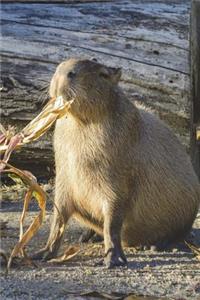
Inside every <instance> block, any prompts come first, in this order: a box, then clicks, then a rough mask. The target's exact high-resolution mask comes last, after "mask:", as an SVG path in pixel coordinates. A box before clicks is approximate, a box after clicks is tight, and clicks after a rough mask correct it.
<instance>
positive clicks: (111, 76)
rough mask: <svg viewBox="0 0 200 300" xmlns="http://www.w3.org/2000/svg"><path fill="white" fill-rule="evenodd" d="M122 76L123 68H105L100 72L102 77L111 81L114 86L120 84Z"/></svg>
mask: <svg viewBox="0 0 200 300" xmlns="http://www.w3.org/2000/svg"><path fill="white" fill-rule="evenodd" d="M121 75H122V70H121V68H111V67H103V68H101V70H100V76H102V77H104V78H106V79H108V80H110V81H111V82H112V83H114V84H117V83H118V82H119V80H120V78H121Z"/></svg>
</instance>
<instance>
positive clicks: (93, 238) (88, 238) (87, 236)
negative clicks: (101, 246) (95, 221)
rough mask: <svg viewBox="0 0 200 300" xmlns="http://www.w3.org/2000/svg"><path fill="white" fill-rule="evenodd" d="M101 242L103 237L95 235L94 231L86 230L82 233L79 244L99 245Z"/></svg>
mask: <svg viewBox="0 0 200 300" xmlns="http://www.w3.org/2000/svg"><path fill="white" fill-rule="evenodd" d="M102 241H103V237H102V236H100V235H99V234H97V233H96V232H95V231H94V230H92V229H88V230H86V231H84V232H83V233H82V234H81V236H80V238H79V243H89V242H91V243H99V242H102Z"/></svg>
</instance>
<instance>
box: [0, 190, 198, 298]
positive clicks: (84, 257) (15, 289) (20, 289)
mask: <svg viewBox="0 0 200 300" xmlns="http://www.w3.org/2000/svg"><path fill="white" fill-rule="evenodd" d="M45 189H46V190H47V191H48V192H49V196H50V197H52V189H51V186H49V185H45ZM22 196H23V191H21V189H19V187H18V188H17V189H16V187H14V188H10V189H7V188H5V187H3V197H2V199H3V200H2V202H1V218H0V219H1V224H3V226H1V227H2V231H1V248H3V249H4V250H5V251H6V252H7V253H10V252H11V249H12V248H13V246H14V245H15V243H16V242H17V240H18V234H19V217H20V214H21V211H22V206H23V201H22V200H20V201H19V200H17V199H20V198H21V199H23V197H22ZM51 209H52V205H51V202H50V201H48V205H47V216H46V220H45V223H44V225H43V226H42V227H41V229H40V231H39V233H38V234H37V236H35V237H34V239H33V240H32V241H31V242H30V244H29V245H28V247H27V252H28V253H30V254H33V252H35V251H36V250H38V249H39V248H40V247H42V246H44V244H45V241H46V239H47V237H48V232H49V225H50V216H51ZM36 215H37V204H35V203H32V204H31V205H30V212H29V214H28V216H27V224H30V221H31V220H32V219H33V218H34V216H36ZM193 227H194V228H193V234H194V237H193V238H194V241H195V243H196V244H198V243H199V242H200V213H199V215H198V217H197V219H196V221H195V224H194V226H193ZM83 230H84V229H83V228H81V227H80V225H79V224H77V223H75V221H73V220H72V221H71V222H70V224H69V226H68V229H67V230H66V234H65V238H64V245H63V247H62V249H61V252H63V251H64V249H65V248H66V247H67V245H69V244H70V245H71V244H77V243H78V239H79V237H80V235H81V233H82V232H83ZM125 253H126V255H127V258H128V267H127V268H118V269H112V270H108V269H106V267H105V266H104V265H100V264H99V262H100V261H101V258H102V255H103V244H102V243H96V244H94V243H88V244H80V252H79V253H78V254H77V255H76V256H75V257H74V258H72V259H71V260H70V261H68V262H65V263H62V264H58V263H57V264H55V263H54V264H53V263H50V262H37V267H34V266H27V265H21V264H17V265H14V266H13V267H12V268H11V270H10V272H9V274H8V276H5V275H4V267H3V266H2V267H1V283H0V297H1V299H2V300H4V299H34V300H35V299H76V300H77V299H78V300H81V299H86V298H87V299H103V298H96V297H95V294H93V296H89V295H88V296H86V297H84V296H83V295H82V294H83V293H86V292H92V291H97V292H100V293H102V292H106V293H112V292H118V293H120V294H124V295H127V294H129V293H132V294H134V295H148V296H152V298H149V299H151V300H152V299H157V298H155V297H158V299H162V298H163V297H164V299H179V300H183V299H184V300H185V299H200V261H198V260H197V258H195V257H194V255H193V254H192V253H191V251H190V250H188V249H187V248H186V247H184V246H183V245H178V246H177V247H174V248H173V249H171V250H170V251H165V252H158V251H156V249H154V248H151V249H150V250H145V251H137V250H135V249H133V248H125ZM96 296H97V295H96ZM118 296H119V295H118ZM108 297H109V296H105V298H104V299H109V298H108ZM123 298H124V297H123V296H119V297H115V298H114V296H112V297H111V298H110V299H123ZM127 299H135V300H136V299H144V298H140V297H139V298H136V297H135V298H134V297H132V298H131V297H129V298H127ZM145 299H146V298H145ZM147 299H148V298H147Z"/></svg>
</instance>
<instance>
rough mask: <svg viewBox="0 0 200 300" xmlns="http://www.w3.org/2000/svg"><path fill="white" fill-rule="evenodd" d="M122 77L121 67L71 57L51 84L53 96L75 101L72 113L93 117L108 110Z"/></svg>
mask: <svg viewBox="0 0 200 300" xmlns="http://www.w3.org/2000/svg"><path fill="white" fill-rule="evenodd" d="M120 77H121V69H120V68H111V67H107V66H105V65H102V64H100V63H98V62H96V61H94V60H79V59H69V60H66V61H64V62H62V63H61V64H60V65H59V66H58V67H57V69H56V72H55V74H54V75H53V77H52V80H51V84H50V96H51V97H58V96H62V97H63V99H64V100H65V101H69V100H72V99H73V100H74V102H73V104H72V106H71V109H70V111H71V113H72V114H74V115H76V116H77V117H79V118H80V119H85V118H86V119H90V118H91V117H98V116H100V115H101V113H105V112H106V111H107V110H108V109H109V107H110V105H113V103H111V102H112V99H113V98H114V97H113V94H114V93H115V92H114V91H115V89H116V87H117V84H118V82H119V80H120Z"/></svg>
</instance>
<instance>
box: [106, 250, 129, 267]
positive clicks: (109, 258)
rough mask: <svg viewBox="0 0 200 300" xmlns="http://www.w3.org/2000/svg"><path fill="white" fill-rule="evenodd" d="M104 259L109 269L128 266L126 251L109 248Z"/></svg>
mask: <svg viewBox="0 0 200 300" xmlns="http://www.w3.org/2000/svg"><path fill="white" fill-rule="evenodd" d="M104 261H105V264H106V267H107V268H108V269H111V268H114V267H120V266H127V259H126V256H125V255H124V253H123V252H122V251H119V250H115V249H109V250H108V251H107V253H106V255H105V259H104Z"/></svg>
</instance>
